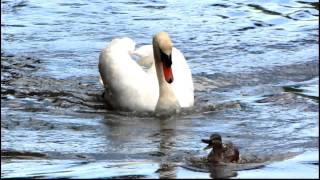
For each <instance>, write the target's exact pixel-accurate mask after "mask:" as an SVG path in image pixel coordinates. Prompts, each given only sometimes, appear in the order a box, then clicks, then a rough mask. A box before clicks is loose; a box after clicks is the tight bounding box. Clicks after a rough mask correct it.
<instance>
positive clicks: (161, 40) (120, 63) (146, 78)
mask: <svg viewBox="0 0 320 180" xmlns="http://www.w3.org/2000/svg"><path fill="white" fill-rule="evenodd" d="M132 55H136V56H139V58H140V59H139V60H138V61H137V62H136V61H135V60H133V59H132V57H131V56H132ZM144 67H145V68H146V69H145V68H144ZM98 68H99V72H100V79H101V81H102V84H103V86H104V88H105V93H104V99H105V100H106V101H107V102H108V103H109V104H110V105H111V106H112V107H113V108H114V109H120V110H130V111H161V110H165V111H167V110H176V109H180V108H185V107H191V106H193V103H194V88H193V81H192V74H191V71H190V68H189V66H188V64H187V62H186V60H185V58H184V56H183V54H182V53H181V52H180V51H179V50H178V49H177V48H175V47H173V44H172V42H171V39H170V37H169V35H168V33H166V32H159V33H157V34H156V35H154V37H153V41H152V45H145V46H142V47H140V48H138V49H135V42H134V41H133V40H132V39H130V38H128V37H123V38H115V39H113V40H112V41H111V43H110V44H109V45H108V46H107V47H106V48H104V49H102V51H101V53H100V56H99V64H98Z"/></svg>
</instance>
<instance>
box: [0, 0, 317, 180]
mask: <svg viewBox="0 0 320 180" xmlns="http://www.w3.org/2000/svg"><path fill="white" fill-rule="evenodd" d="M1 11H2V16H1V45H2V49H1V160H2V164H1V169H2V171H1V177H34V178H56V177H59V178H61V177H69V178H78V177H85V178H86V177H87V178H101V177H102V178H103V177H109V178H159V177H160V178H191V177H197V178H199V177H202V178H215V177H217V176H219V177H221V176H225V177H230V176H235V177H239V178H245V177H252V178H257V177H267V175H269V176H270V177H271V176H272V177H286V178H289V177H295V178H296V177H301V176H302V177H301V178H304V177H312V178H314V177H318V176H319V173H318V172H317V171H316V169H317V167H319V163H318V161H319V157H318V151H319V150H318V148H319V146H318V141H319V136H318V133H319V130H318V125H319V124H318V116H319V91H318V87H319V85H318V84H319V77H318V76H319V67H318V66H319V61H318V59H319V54H318V47H319V46H318V26H319V24H318V18H319V3H318V2H311V1H294V0H290V1H285V2H282V1H274V2H261V1H250V2H246V1H240V2H239V1H237V2H236V1H227V2H225V1H192V2H188V1H184V2H176V1H145V0H143V1H137V2H136V1H116V2H111V3H105V2H103V1H95V2H82V1H76V2H72V3H69V2H63V1H54V2H53V1H52V2H51V1H48V2H43V1H41V2H40V1H37V0H35V1H25V0H19V1H1ZM22 19H23V21H22ZM160 30H166V31H168V32H169V33H170V35H171V36H172V39H173V42H174V45H175V46H176V47H177V48H179V49H181V51H182V52H183V53H184V54H185V56H186V59H187V61H188V63H189V65H190V68H191V69H192V73H193V81H194V86H195V107H193V108H189V109H184V110H182V111H181V112H180V113H177V114H173V115H171V116H166V117H165V116H162V115H158V114H154V113H136V112H119V111H112V110H109V109H108V107H107V105H106V104H105V103H104V102H103V100H102V98H101V94H102V92H103V89H102V87H101V85H100V84H99V78H98V75H99V74H98V70H97V62H98V54H99V52H100V50H101V49H102V48H103V47H105V46H106V44H107V42H108V41H110V40H111V39H112V38H113V37H119V36H129V37H131V38H133V39H135V40H136V41H137V44H138V45H137V46H140V45H142V44H150V42H151V37H152V35H153V34H154V33H155V32H157V31H160ZM212 132H217V133H220V134H221V135H222V137H223V138H224V139H226V140H230V141H232V142H233V143H234V144H236V145H237V146H238V147H239V150H240V153H242V154H244V155H248V156H252V155H255V156H258V157H268V158H270V159H272V161H271V162H266V164H265V166H264V167H262V168H259V169H254V170H253V169H252V170H243V171H238V172H228V171H225V169H222V170H221V171H220V170H219V171H217V172H211V173H210V172H208V171H203V170H199V171H195V170H192V169H188V168H185V166H184V165H185V164H186V159H187V158H188V157H192V156H206V155H207V153H208V152H206V151H203V150H202V149H203V144H202V143H201V141H200V140H201V139H202V138H205V137H208V136H209V135H210V134H211V133H212ZM292 153H293V154H299V155H297V156H295V157H291V156H289V154H292ZM286 154H287V156H283V155H286ZM297 169H299V171H297ZM301 171H303V172H305V174H303V175H302V174H297V172H301ZM221 172H222V173H221ZM228 173H229V174H228ZM230 173H231V174H230Z"/></svg>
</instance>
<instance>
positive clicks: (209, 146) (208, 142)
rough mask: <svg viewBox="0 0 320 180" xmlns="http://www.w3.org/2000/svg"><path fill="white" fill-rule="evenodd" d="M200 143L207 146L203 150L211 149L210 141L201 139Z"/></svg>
mask: <svg viewBox="0 0 320 180" xmlns="http://www.w3.org/2000/svg"><path fill="white" fill-rule="evenodd" d="M201 141H202V142H203V143H206V144H208V146H207V147H205V148H203V150H207V149H211V148H212V147H213V145H212V143H211V140H210V139H201Z"/></svg>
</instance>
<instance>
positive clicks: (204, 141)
mask: <svg viewBox="0 0 320 180" xmlns="http://www.w3.org/2000/svg"><path fill="white" fill-rule="evenodd" d="M201 141H202V142H203V143H206V144H210V143H211V140H210V139H201Z"/></svg>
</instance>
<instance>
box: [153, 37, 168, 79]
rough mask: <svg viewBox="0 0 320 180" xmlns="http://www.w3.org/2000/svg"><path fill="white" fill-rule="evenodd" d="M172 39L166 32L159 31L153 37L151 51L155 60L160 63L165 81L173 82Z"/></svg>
mask: <svg viewBox="0 0 320 180" xmlns="http://www.w3.org/2000/svg"><path fill="white" fill-rule="evenodd" d="M172 47H173V44H172V41H171V39H170V36H169V34H168V33H166V32H159V33H157V34H156V35H154V37H153V51H154V53H155V60H156V61H158V63H161V64H162V68H163V74H164V78H165V80H166V81H167V83H172V82H173V74H172V70H171V65H172Z"/></svg>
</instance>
